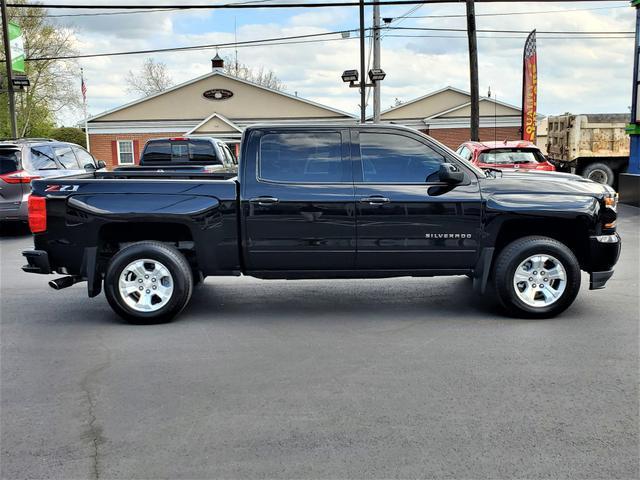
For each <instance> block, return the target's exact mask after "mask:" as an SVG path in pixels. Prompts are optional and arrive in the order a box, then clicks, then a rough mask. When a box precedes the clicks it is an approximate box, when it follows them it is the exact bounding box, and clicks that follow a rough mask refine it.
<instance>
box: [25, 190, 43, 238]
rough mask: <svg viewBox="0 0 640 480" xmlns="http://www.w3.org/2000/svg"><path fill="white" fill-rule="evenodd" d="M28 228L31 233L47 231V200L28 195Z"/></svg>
mask: <svg viewBox="0 0 640 480" xmlns="http://www.w3.org/2000/svg"><path fill="white" fill-rule="evenodd" d="M29 228H30V229H31V233H40V232H44V231H46V230H47V199H46V198H44V197H36V196H34V195H29Z"/></svg>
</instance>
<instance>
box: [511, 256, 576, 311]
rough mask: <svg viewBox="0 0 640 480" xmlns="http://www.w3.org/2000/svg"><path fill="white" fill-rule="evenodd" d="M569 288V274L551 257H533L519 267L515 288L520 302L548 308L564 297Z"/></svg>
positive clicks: (514, 283)
mask: <svg viewBox="0 0 640 480" xmlns="http://www.w3.org/2000/svg"><path fill="white" fill-rule="evenodd" d="M566 287H567V272H566V271H565V268H564V266H563V265H562V263H560V261H559V260H558V259H557V258H555V257H552V256H551V255H542V254H541V255H532V256H530V257H529V258H527V259H526V260H525V261H524V262H522V263H521V264H520V265H518V268H516V271H515V274H514V275H513V288H514V289H515V292H516V295H517V296H518V298H519V299H520V300H522V301H523V302H524V303H526V304H527V305H529V306H532V307H547V306H549V305H552V304H553V303H555V302H556V301H558V299H559V298H560V297H561V296H562V294H563V293H564V290H565V288H566Z"/></svg>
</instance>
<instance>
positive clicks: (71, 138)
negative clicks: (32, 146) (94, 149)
mask: <svg viewBox="0 0 640 480" xmlns="http://www.w3.org/2000/svg"><path fill="white" fill-rule="evenodd" d="M48 136H49V137H51V138H53V139H54V140H60V141H61V142H71V143H75V144H77V145H81V146H83V147H85V148H86V147H87V145H86V141H85V140H86V137H85V135H84V130H82V129H80V128H75V127H58V128H54V129H53V130H51V133H50V134H49V135H48Z"/></svg>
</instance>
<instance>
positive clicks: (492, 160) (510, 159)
mask: <svg viewBox="0 0 640 480" xmlns="http://www.w3.org/2000/svg"><path fill="white" fill-rule="evenodd" d="M478 161H479V162H480V163H489V164H492V165H509V164H516V165H521V164H527V163H539V162H544V157H543V156H542V154H541V153H540V152H539V151H538V150H531V149H530V150H525V149H522V148H501V149H496V150H487V151H485V152H482V153H481V154H480V155H479V156H478Z"/></svg>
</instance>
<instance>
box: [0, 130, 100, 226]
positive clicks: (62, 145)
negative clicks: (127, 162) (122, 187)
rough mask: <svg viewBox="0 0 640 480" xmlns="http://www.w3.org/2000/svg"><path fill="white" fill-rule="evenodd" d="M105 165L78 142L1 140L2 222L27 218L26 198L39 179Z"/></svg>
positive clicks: (39, 139) (38, 139) (76, 172)
mask: <svg viewBox="0 0 640 480" xmlns="http://www.w3.org/2000/svg"><path fill="white" fill-rule="evenodd" d="M104 167H105V164H104V162H101V161H96V159H95V158H93V156H92V155H91V154H90V153H89V152H87V151H86V150H85V149H84V148H82V147H81V146H79V145H76V144H73V143H67V142H58V141H56V140H50V139H46V138H24V139H18V140H7V141H3V142H0V221H5V220H27V199H28V197H29V195H30V193H31V185H30V183H31V181H32V180H34V179H36V178H48V177H58V176H62V175H78V174H79V173H85V172H87V171H95V170H98V169H101V168H104Z"/></svg>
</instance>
